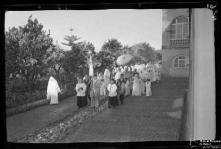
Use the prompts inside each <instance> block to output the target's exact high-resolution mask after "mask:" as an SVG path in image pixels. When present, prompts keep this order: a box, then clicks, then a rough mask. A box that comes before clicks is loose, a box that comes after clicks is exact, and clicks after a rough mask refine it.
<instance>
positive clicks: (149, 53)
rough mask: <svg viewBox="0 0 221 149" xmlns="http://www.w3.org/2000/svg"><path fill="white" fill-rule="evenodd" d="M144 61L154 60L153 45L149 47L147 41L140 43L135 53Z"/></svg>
mask: <svg viewBox="0 0 221 149" xmlns="http://www.w3.org/2000/svg"><path fill="white" fill-rule="evenodd" d="M136 54H137V55H138V56H140V57H141V58H142V59H143V60H145V61H155V60H156V52H155V49H154V48H153V47H151V46H150V45H149V44H148V43H142V44H141V48H139V49H138V50H137V53H136Z"/></svg>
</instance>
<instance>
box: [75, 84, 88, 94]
mask: <svg viewBox="0 0 221 149" xmlns="http://www.w3.org/2000/svg"><path fill="white" fill-rule="evenodd" d="M86 88H87V86H86V85H85V83H78V84H77V85H76V88H75V89H76V91H77V96H85V91H86Z"/></svg>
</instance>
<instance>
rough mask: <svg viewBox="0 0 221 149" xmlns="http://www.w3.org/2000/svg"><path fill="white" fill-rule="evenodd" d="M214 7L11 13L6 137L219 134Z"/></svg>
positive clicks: (64, 139) (73, 139)
mask: <svg viewBox="0 0 221 149" xmlns="http://www.w3.org/2000/svg"><path fill="white" fill-rule="evenodd" d="M215 19H216V18H215V16H214V12H213V11H212V10H211V9H209V8H168V9H166V8H165V9H104V10H102V9H101V10H35V11H31V10H24V11H15V10H14V11H12V10H11V11H6V12H5V84H6V88H5V92H6V98H5V104H6V131H7V141H8V142H13V143H82V142H92V143H93V142H103V143H105V142H106V143H113V142H149V141H194V140H214V139H215V136H216V127H217V126H216V115H215V111H216V92H215V90H216V88H215V45H214V41H215V37H214V30H215V27H214V21H215Z"/></svg>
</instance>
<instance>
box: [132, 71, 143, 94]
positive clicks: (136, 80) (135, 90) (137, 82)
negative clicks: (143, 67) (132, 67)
mask: <svg viewBox="0 0 221 149" xmlns="http://www.w3.org/2000/svg"><path fill="white" fill-rule="evenodd" d="M140 83H141V81H140V78H139V77H138V74H136V75H135V77H134V80H133V89H132V96H141V88H140Z"/></svg>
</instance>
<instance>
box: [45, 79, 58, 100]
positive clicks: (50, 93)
mask: <svg viewBox="0 0 221 149" xmlns="http://www.w3.org/2000/svg"><path fill="white" fill-rule="evenodd" d="M60 92H61V89H60V87H59V85H58V82H57V80H55V78H54V77H52V76H51V77H50V79H49V81H48V87H47V99H50V104H58V93H60Z"/></svg>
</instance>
